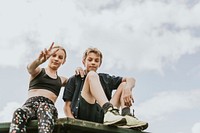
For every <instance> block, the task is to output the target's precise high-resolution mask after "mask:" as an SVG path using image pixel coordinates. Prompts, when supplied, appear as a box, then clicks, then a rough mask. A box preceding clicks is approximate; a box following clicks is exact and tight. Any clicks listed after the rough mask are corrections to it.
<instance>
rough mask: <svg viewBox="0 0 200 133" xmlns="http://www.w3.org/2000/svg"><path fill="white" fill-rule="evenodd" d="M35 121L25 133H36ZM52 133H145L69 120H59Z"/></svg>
mask: <svg viewBox="0 0 200 133" xmlns="http://www.w3.org/2000/svg"><path fill="white" fill-rule="evenodd" d="M9 127H10V122H5V123H0V133H8V132H9ZM37 132H38V130H37V120H32V121H31V122H30V123H29V124H28V125H27V133H37ZM53 133H147V132H141V131H136V130H132V129H123V128H118V127H112V126H105V125H103V124H99V123H95V122H89V121H83V120H77V119H71V118H59V119H58V120H57V122H56V124H55V129H54V132H53Z"/></svg>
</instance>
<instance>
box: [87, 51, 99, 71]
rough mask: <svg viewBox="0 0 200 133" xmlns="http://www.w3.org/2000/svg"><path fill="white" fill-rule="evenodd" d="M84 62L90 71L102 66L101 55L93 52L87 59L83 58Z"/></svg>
mask: <svg viewBox="0 0 200 133" xmlns="http://www.w3.org/2000/svg"><path fill="white" fill-rule="evenodd" d="M83 64H84V66H85V67H86V70H87V71H88V72H89V71H95V72H96V71H97V69H98V68H99V67H100V56H98V55H97V54H95V53H93V52H91V53H89V54H88V55H87V57H86V59H85V60H83Z"/></svg>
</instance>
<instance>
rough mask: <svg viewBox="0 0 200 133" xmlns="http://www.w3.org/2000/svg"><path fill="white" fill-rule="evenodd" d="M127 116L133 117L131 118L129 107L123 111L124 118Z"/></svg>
mask: <svg viewBox="0 0 200 133" xmlns="http://www.w3.org/2000/svg"><path fill="white" fill-rule="evenodd" d="M125 115H131V116H132V114H131V112H130V108H129V107H124V108H123V109H122V116H125Z"/></svg>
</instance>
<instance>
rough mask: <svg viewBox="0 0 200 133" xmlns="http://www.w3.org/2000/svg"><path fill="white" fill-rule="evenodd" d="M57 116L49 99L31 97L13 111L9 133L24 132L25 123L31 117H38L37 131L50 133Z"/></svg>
mask: <svg viewBox="0 0 200 133" xmlns="http://www.w3.org/2000/svg"><path fill="white" fill-rule="evenodd" d="M57 118H58V113H57V109H56V107H55V106H54V103H53V102H52V101H51V100H49V99H48V98H45V97H42V96H37V97H31V98H29V99H28V100H27V101H26V102H25V104H24V105H23V106H22V107H21V108H18V109H17V110H16V111H15V112H14V114H13V119H12V123H11V125H10V131H9V133H26V124H27V122H29V121H30V120H31V119H38V133H52V132H53V126H54V123H55V121H56V119H57Z"/></svg>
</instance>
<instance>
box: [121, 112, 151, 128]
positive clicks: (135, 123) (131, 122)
mask: <svg viewBox="0 0 200 133" xmlns="http://www.w3.org/2000/svg"><path fill="white" fill-rule="evenodd" d="M124 118H125V119H126V122H127V123H126V125H123V126H118V127H121V128H131V129H136V130H145V129H147V127H148V123H147V122H143V121H140V120H138V119H137V118H135V117H133V116H129V115H125V116H124Z"/></svg>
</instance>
